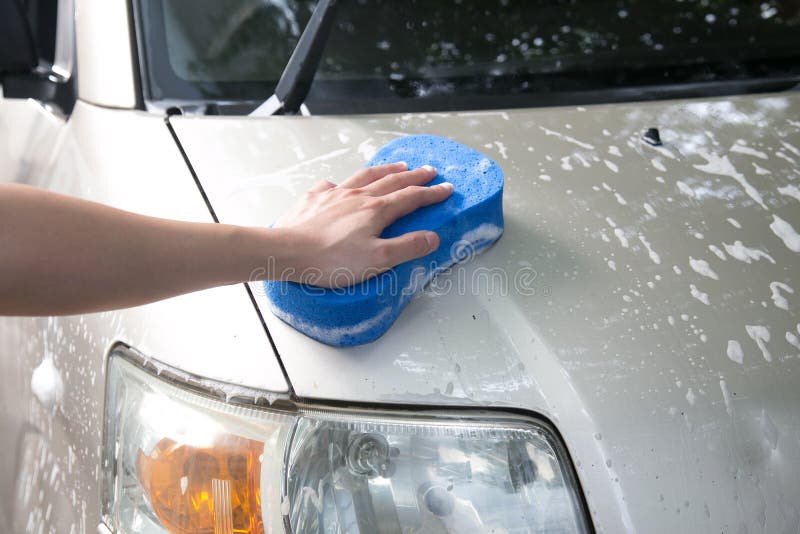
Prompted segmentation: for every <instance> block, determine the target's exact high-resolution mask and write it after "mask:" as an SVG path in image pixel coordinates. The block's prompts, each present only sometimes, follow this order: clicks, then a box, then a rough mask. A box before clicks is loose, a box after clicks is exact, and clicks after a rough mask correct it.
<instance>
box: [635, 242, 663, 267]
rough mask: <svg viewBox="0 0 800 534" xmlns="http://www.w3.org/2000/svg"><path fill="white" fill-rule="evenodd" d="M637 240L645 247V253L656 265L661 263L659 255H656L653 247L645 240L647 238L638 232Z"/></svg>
mask: <svg viewBox="0 0 800 534" xmlns="http://www.w3.org/2000/svg"><path fill="white" fill-rule="evenodd" d="M639 241H641V242H642V245H644V247H645V248H646V249H647V254H648V255H649V256H650V259H651V260H652V262H653V263H655V264H656V265H660V264H661V256H659V255H658V253H657V252H656V251H654V250H653V247H652V246H650V242H649V241H647V238H646V237H644V236H643V235H642V234H639Z"/></svg>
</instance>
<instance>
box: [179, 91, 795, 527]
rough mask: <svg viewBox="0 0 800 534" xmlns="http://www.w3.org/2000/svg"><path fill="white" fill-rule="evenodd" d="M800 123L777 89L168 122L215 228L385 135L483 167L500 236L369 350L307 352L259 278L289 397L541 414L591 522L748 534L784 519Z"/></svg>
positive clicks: (267, 215) (290, 194)
mask: <svg viewBox="0 0 800 534" xmlns="http://www.w3.org/2000/svg"><path fill="white" fill-rule="evenodd" d="M798 117H800V96H798V95H796V94H789V95H767V96H758V97H739V98H733V99H726V100H710V101H709V100H705V101H700V100H697V101H680V102H677V101H676V102H659V103H635V104H622V105H603V106H590V107H585V108H584V107H569V108H544V109H531V110H509V111H485V112H465V113H454V114H435V113H429V114H408V115H386V116H375V115H372V116H347V117H273V118H263V119H252V118H227V117H176V118H172V119H171V122H172V124H173V125H174V128H175V130H176V132H177V134H178V137H179V139H180V141H181V143H182V145H183V147H184V149H185V150H186V153H187V155H188V158H189V160H190V162H191V164H192V165H193V167H194V169H195V171H196V173H197V175H198V178H199V180H200V182H201V183H202V186H203V188H204V189H205V192H206V194H207V196H208V198H209V201H210V203H211V205H212V206H213V208H214V210H215V211H216V213H217V215H218V217H219V219H220V220H221V221H222V222H227V223H238V224H246V225H258V226H267V225H269V224H270V223H271V222H272V221H273V220H274V219H275V218H276V217H277V216H278V215H279V214H280V213H282V212H283V211H284V209H285V208H286V206H287V205H288V204H289V203H291V202H292V201H293V200H294V199H295V198H296V197H297V196H298V195H300V194H301V193H302V192H303V191H304V190H306V189H307V188H308V187H310V186H311V185H312V184H313V183H314V182H316V181H318V180H320V179H323V178H325V179H330V180H333V181H338V180H342V179H343V178H345V177H347V176H348V175H349V174H351V173H352V172H353V171H354V170H355V169H356V168H358V167H359V166H361V165H363V164H364V162H365V161H366V160H367V159H368V158H369V157H370V156H371V155H372V154H373V153H374V152H375V151H376V150H377V149H378V148H379V147H380V146H382V145H383V144H384V143H386V142H388V141H391V140H392V139H394V138H396V137H397V136H403V135H407V134H418V133H426V134H435V135H441V136H445V137H448V138H451V139H453V140H455V141H458V142H460V143H463V144H465V145H468V146H470V147H473V148H475V149H477V150H480V151H483V152H484V153H486V154H487V155H489V156H490V157H491V158H493V159H494V160H495V161H497V163H498V164H499V165H500V166H501V168H502V169H503V171H504V173H505V180H506V182H505V195H504V201H503V206H504V214H505V223H506V228H505V234H504V235H503V237H502V238H501V239H500V241H499V242H498V243H497V244H495V245H494V246H493V247H491V248H490V249H489V250H488V251H486V252H485V253H483V254H482V255H480V256H479V257H477V258H476V259H474V261H472V262H471V263H469V264H467V265H465V266H463V267H462V268H459V269H456V270H455V271H454V272H452V273H450V274H449V275H444V276H443V277H440V279H438V280H437V284H436V286H437V288H436V290H435V291H434V290H431V289H429V290H427V291H425V292H424V293H423V294H421V295H420V296H418V297H417V298H416V299H414V300H413V301H412V302H411V303H410V304H409V306H408V307H407V308H406V309H405V311H404V312H403V313H402V314H401V316H400V318H399V319H398V320H397V322H396V323H395V324H394V325H393V326H392V327H391V328H390V330H389V331H388V332H387V333H386V334H385V335H383V337H381V338H380V339H378V340H377V341H375V342H373V343H371V344H368V345H364V346H360V347H354V348H346V349H342V348H333V347H329V346H326V345H322V344H320V343H317V342H315V341H313V340H311V339H309V338H307V337H305V336H304V335H302V334H300V333H298V332H296V331H294V330H293V329H292V328H290V327H288V326H287V325H285V324H284V323H282V322H281V321H280V320H278V319H277V318H276V317H275V316H274V315H273V314H272V313H271V312H270V311H269V306H268V303H267V302H266V299H265V297H264V295H263V291H262V290H261V288H260V286H259V285H258V284H254V285H253V289H254V292H255V293H256V300H257V303H258V306H259V307H260V308H261V311H262V313H263V315H264V318H265V320H266V323H267V325H268V327H269V330H270V332H271V335H272V337H273V339H274V342H275V344H276V346H277V349H278V351H279V353H280V356H281V359H282V360H283V362H284V364H285V366H286V370H287V372H288V376H289V379H290V380H291V383H292V386H293V388H294V390H295V392H296V394H297V395H298V396H300V397H303V398H320V399H334V400H338V401H359V402H369V403H375V402H382V403H400V404H418V405H437V406H441V405H458V406H476V407H507V408H514V409H522V410H530V411H533V412H537V413H540V414H542V415H544V416H546V417H548V418H549V419H550V420H551V421H552V422H553V423H554V424H555V425H556V426H557V428H558V429H559V430H560V432H561V433H562V435H563V437H564V440H565V442H566V444H567V447H568V449H569V450H570V452H571V454H572V456H573V459H574V460H575V463H576V465H577V469H578V474H579V477H580V479H581V481H582V483H583V485H584V489H585V492H586V494H587V500H588V502H589V505H590V508H591V510H592V513H593V516H594V520H595V523H596V524H597V526H598V527H600V528H601V529H606V530H609V531H619V530H649V529H651V528H652V525H653V524H658V525H659V528H661V527H663V528H664V529H665V531H669V530H671V529H682V528H685V527H686V525H694V527H693V528H696V529H698V530H704V531H711V530H714V529H717V530H720V529H721V530H725V531H728V530H733V529H737V530H738V529H740V528H742V526H744V528H747V529H750V530H751V531H752V530H761V529H763V528H764V525H765V524H766V519H767V518H770V524H771V525H772V527H774V530H780V527H781V526H789V525H796V524H797V521H798V517H799V516H798V510H797V508H796V503H797V502H799V501H800V477H797V476H796V474H797V467H796V466H797V465H800V447H799V446H798V441H800V415H798V414H799V413H800V411H798V407H800V387H798V386H797V382H798V379H797V376H798V373H800V341H798V338H800V331H798V328H800V325H798V320H799V319H798V317H799V314H798V312H797V309H798V304H799V303H800V295H798V294H797V293H798V292H800V235H798V231H800V189H799V188H798V185H800V171H799V170H798V169H800V167H799V166H798V165H799V164H800V120H798V119H797V118H798ZM650 128H658V129H659V133H660V138H661V141H662V143H663V144H662V145H661V146H652V145H651V144H649V143H647V142H646V141H644V140H643V133H644V132H645V131H647V130H648V129H650ZM445 280H446V283H443V282H444V281H445ZM443 286H444V287H449V290H445V291H443V290H442V287H443ZM220 313H224V311H221V312H220ZM787 468H788V469H787ZM653 521H655V523H654V522H653ZM687 522H688V523H687Z"/></svg>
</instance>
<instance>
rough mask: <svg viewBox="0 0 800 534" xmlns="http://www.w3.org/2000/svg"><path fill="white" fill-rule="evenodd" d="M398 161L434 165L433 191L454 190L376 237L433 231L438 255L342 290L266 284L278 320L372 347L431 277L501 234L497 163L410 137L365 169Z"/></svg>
mask: <svg viewBox="0 0 800 534" xmlns="http://www.w3.org/2000/svg"><path fill="white" fill-rule="evenodd" d="M395 161H405V162H406V163H407V164H408V168H409V169H415V168H417V167H421V166H423V165H432V166H434V167H435V168H436V169H437V171H438V175H437V176H436V178H434V180H433V181H432V182H431V184H430V185H433V184H437V183H441V182H451V183H452V184H453V194H452V195H451V197H450V198H448V199H447V200H446V201H444V202H442V203H440V204H436V205H433V206H428V207H425V208H422V209H419V210H417V211H415V212H413V213H411V214H409V215H406V216H405V217H402V218H400V219H398V220H397V221H395V222H394V223H393V224H392V225H390V226H388V227H387V228H386V229H385V230H384V232H383V234H382V235H381V237H387V238H388V237H396V236H399V235H401V234H404V233H406V232H412V231H415V230H433V231H434V232H436V233H437V234H438V235H439V239H440V243H441V244H440V246H439V248H438V249H437V250H436V251H435V252H432V253H431V254H429V255H427V256H425V257H423V258H419V259H416V260H412V261H409V262H406V263H403V264H400V265H398V266H396V267H394V268H393V269H390V270H389V271H387V272H385V273H383V274H381V275H378V276H376V277H374V278H371V279H369V280H367V281H365V282H363V283H360V284H356V285H354V286H351V287H348V288H343V289H323V288H319V287H314V286H309V285H305V284H297V283H294V282H265V283H264V285H265V289H266V293H267V297H268V298H269V300H270V303H271V305H272V311H273V313H274V314H275V315H276V316H278V317H279V318H280V319H282V320H283V321H284V322H286V323H288V324H290V325H291V326H293V327H294V328H296V329H297V330H299V331H300V332H303V333H304V334H306V335H308V336H310V337H312V338H314V339H316V340H318V341H321V342H323V343H327V344H328V345H334V346H342V347H343V346H351V345H360V344H362V343H369V342H370V341H374V340H375V339H377V338H378V337H380V336H381V334H383V333H384V332H385V331H386V330H387V329H388V328H389V327H390V326H391V324H392V323H393V322H394V320H395V319H396V318H397V316H398V315H400V312H401V311H402V310H403V308H405V306H406V304H408V302H409V300H411V298H412V297H413V296H414V295H415V294H416V293H418V292H419V291H421V290H422V288H423V287H425V285H426V284H427V283H428V282H430V280H431V279H433V277H434V276H436V274H438V273H440V272H441V271H443V270H444V269H447V268H448V267H450V266H451V265H453V264H454V263H457V262H461V261H465V260H468V259H469V258H470V257H471V256H473V255H474V254H476V253H477V252H480V251H481V250H483V249H484V248H486V247H488V246H489V245H491V244H492V243H493V242H495V241H496V240H497V239H498V238H499V237H500V235H501V234H502V233H503V210H502V197H503V173H502V171H501V170H500V167H498V165H497V164H496V163H495V162H494V161H492V160H491V159H489V158H487V157H486V156H484V155H483V154H481V153H479V152H476V151H475V150H472V149H471V148H468V147H465V146H463V145H460V144H458V143H455V142H453V141H450V140H448V139H444V138H442V137H436V136H432V135H413V136H408V137H401V138H399V139H396V140H394V141H392V142H391V143H389V144H387V145H386V146H384V147H383V148H381V149H380V150H379V151H378V152H377V153H376V154H375V156H374V157H373V158H372V159H371V160H370V161H369V162H368V163H367V165H368V166H371V165H380V164H383V163H392V162H395Z"/></svg>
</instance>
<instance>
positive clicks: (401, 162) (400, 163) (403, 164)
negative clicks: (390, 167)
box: [397, 161, 408, 169]
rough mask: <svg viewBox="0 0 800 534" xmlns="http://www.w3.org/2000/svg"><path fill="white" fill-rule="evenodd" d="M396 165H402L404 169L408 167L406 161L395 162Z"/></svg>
mask: <svg viewBox="0 0 800 534" xmlns="http://www.w3.org/2000/svg"><path fill="white" fill-rule="evenodd" d="M397 165H400V166H401V167H403V168H404V169H407V168H408V163H406V162H405V161H398V162H397Z"/></svg>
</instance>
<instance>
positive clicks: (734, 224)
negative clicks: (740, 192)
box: [728, 217, 742, 229]
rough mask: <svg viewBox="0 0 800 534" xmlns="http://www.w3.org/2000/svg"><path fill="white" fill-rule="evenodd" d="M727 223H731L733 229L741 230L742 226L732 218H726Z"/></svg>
mask: <svg viewBox="0 0 800 534" xmlns="http://www.w3.org/2000/svg"><path fill="white" fill-rule="evenodd" d="M728 222H729V223H731V226H733V227H734V228H738V229H741V228H742V225H741V224H740V223H739V221H737V220H736V219H734V218H732V217H728Z"/></svg>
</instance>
